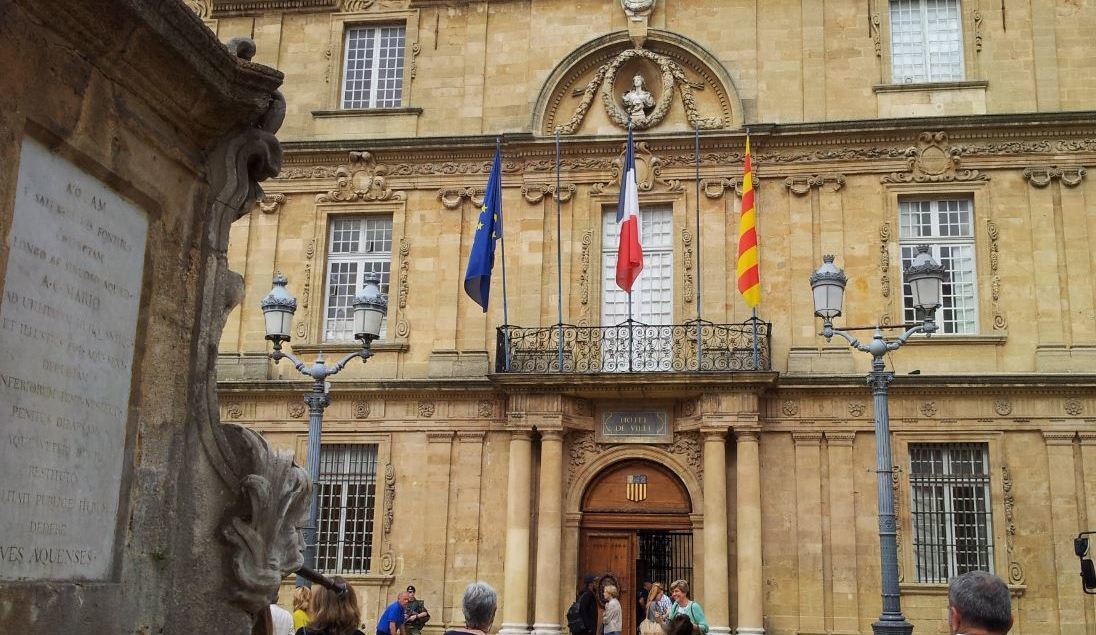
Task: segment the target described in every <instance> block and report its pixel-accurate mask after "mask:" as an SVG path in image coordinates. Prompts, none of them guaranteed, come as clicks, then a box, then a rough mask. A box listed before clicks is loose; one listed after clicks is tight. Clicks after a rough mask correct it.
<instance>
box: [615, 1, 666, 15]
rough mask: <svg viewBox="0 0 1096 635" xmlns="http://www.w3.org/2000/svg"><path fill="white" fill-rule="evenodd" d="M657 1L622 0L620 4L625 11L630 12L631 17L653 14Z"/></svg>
mask: <svg viewBox="0 0 1096 635" xmlns="http://www.w3.org/2000/svg"><path fill="white" fill-rule="evenodd" d="M657 1H658V0H620V6H621V7H623V8H624V12H625V13H627V14H628V17H629V18H639V17H643V16H648V15H651V11H654V8H655V2H657Z"/></svg>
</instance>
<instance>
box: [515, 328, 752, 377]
mask: <svg viewBox="0 0 1096 635" xmlns="http://www.w3.org/2000/svg"><path fill="white" fill-rule="evenodd" d="M698 324H699V327H700V328H699V330H698V328H697V326H698ZM497 338H498V341H497V344H496V355H495V372H496V373H511V374H543V373H577V374H598V373H674V372H712V373H727V372H757V371H769V370H771V369H772V355H771V350H772V348H771V339H772V324H770V323H768V322H762V321H760V320H757V319H750V320H747V321H745V322H743V323H742V324H715V323H713V322H708V321H706V320H705V321H699V322H698V321H692V322H686V323H685V324H661V325H650V324H643V323H640V322H636V321H635V320H626V321H624V322H621V323H620V324H617V325H616V326H574V325H572V324H556V325H554V326H542V327H537V328H523V327H519V326H500V327H499V328H498V333H497Z"/></svg>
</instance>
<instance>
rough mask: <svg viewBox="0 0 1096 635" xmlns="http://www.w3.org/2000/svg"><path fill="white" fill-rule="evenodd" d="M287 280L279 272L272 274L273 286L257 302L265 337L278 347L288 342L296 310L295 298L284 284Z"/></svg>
mask: <svg viewBox="0 0 1096 635" xmlns="http://www.w3.org/2000/svg"><path fill="white" fill-rule="evenodd" d="M288 282H289V280H287V279H286V277H285V276H283V275H282V274H281V272H277V273H275V274H274V288H272V289H271V290H270V293H268V294H267V296H266V297H265V298H263V299H262V301H261V302H259V306H261V307H262V309H263V318H264V319H265V321H266V339H268V340H270V341H272V342H274V347H275V348H278V347H279V346H281V343H282V342H288V341H289V339H290V331H291V330H292V328H293V314H294V313H296V311H297V299H296V298H294V297H293V296H291V295H289V290H288V289H286V288H285V285H286V284H287V283H288Z"/></svg>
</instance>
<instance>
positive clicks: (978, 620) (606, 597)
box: [270, 571, 1012, 635]
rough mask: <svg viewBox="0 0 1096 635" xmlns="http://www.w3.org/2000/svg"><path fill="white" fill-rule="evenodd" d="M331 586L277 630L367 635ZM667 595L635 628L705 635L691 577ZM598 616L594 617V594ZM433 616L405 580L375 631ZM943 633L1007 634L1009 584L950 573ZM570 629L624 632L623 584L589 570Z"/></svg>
mask: <svg viewBox="0 0 1096 635" xmlns="http://www.w3.org/2000/svg"><path fill="white" fill-rule="evenodd" d="M332 580H333V585H332V587H333V588H327V587H324V586H320V585H316V586H314V587H312V588H311V589H309V588H306V587H300V588H297V589H296V590H295V591H294V592H293V612H292V613H290V612H289V611H286V610H285V609H283V608H281V607H279V606H277V605H276V604H272V605H271V607H270V613H271V614H270V619H271V623H272V624H273V627H274V630H273V632H274V633H275V635H365V633H363V632H362V631H361V630H360V627H361V626H362V625H361V609H360V607H359V605H358V598H357V594H356V593H355V592H354V587H353V586H351V585H350V584H348V583H347V582H346V580H344V579H342V578H340V577H335V578H333V579H332ZM669 591H670V593H669V597H667V595H666V591H665V588H664V587H663V584H662V583H661V582H646V583H644V585H643V590H642V591H640V592H639V593H638V594H637V604H638V607H637V608H638V612H637V618H639V617H640V616H642V620H641V621H640V622H639V625H638V627H637V631H638V633H639V635H707V633H708V621H707V619H706V618H705V617H704V610H703V608H702V607H701V606H700V603H699V602H697V601H696V600H694V599H692V597H691V595H690V589H689V583H688V582H687V581H686V580H674V581H673V582H671V583H670V587H669ZM599 592H600V596H601V600H602V601H601V605H602V610H601V616H600V620H599V619H598V604H599V602H598V594H599ZM461 608H462V611H463V613H464V627H463V628H453V629H450V630H447V631H445V635H488V633H490V631H491V625H492V624H493V623H494V620H495V610H496V609H497V608H498V594H497V593H496V592H495V590H494V589H493V588H491V586H490V585H489V584H487V583H485V582H473V583H472V584H469V585H468V587H467V588H466V589H465V591H464V596H463V598H462V600H461ZM429 619H430V612H429V611H428V610H427V609H426V604H425V603H424V602H423V601H422V600H420V599H418V598H417V597H416V596H415V587H414V586H408V587H407V590H406V591H403V592H401V593H400V594H399V595H398V596H397V597H396V600H395V601H394V602H392V604H390V605H389V606H388V608H386V609H385V611H384V613H383V614H382V615H381V617H380V618H379V619H378V620H377V626H376V635H421V632H422V627H423V626H425V625H426V623H427V621H428V620H429ZM947 620H948V624H947V626H948V632H949V633H951V634H952V635H1005V634H1006V633H1008V631H1009V630H1010V629H1011V628H1012V603H1011V599H1010V596H1009V590H1008V586H1007V585H1006V584H1005V583H1004V581H1003V580H1001V578H999V577H997V576H995V575H993V574H990V573H987V572H985V571H971V572H968V573H964V574H963V575H960V576H958V577H956V578H954V579H953V580H952V582H951V584H950V586H949V589H948V616H947ZM567 625H568V630H569V631H570V635H623V613H622V609H621V606H620V590H619V588H617V586H616V585H615V584H613V583H612V582H606V583H603V584H602V585H601V588H600V590H599V589H598V586H597V579H596V578H594V576H591V575H588V576H586V577H585V578H583V581H582V587H581V588H580V590H579V593H578V597H577V598H576V600H575V604H574V605H573V606H572V609H571V610H569V611H568V623H567Z"/></svg>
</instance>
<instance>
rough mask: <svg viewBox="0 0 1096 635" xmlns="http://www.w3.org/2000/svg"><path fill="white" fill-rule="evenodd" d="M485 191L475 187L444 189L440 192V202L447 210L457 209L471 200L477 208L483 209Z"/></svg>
mask: <svg viewBox="0 0 1096 635" xmlns="http://www.w3.org/2000/svg"><path fill="white" fill-rule="evenodd" d="M485 196H486V193H485V191H484V190H482V189H479V188H475V187H443V188H442V189H440V190H438V200H439V201H441V204H442V205H444V206H445V209H457V208H458V207H460V204H461V201H463V200H466V199H467V200H469V201H472V204H473V205H475V206H476V207H483V199H484V197H485Z"/></svg>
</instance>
